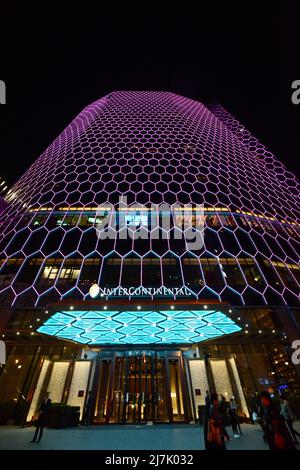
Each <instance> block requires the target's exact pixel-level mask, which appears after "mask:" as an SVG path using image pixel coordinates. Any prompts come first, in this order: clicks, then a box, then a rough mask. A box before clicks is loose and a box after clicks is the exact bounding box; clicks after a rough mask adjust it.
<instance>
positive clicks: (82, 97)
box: [0, 2, 300, 184]
mask: <svg viewBox="0 0 300 470" xmlns="http://www.w3.org/2000/svg"><path fill="white" fill-rule="evenodd" d="M195 3H196V2H195ZM202 3H203V2H201V3H200V5H202ZM218 3H221V2H217V3H215V2H214V3H213V5H212V8H211V11H210V12H209V11H204V10H202V8H203V7H201V8H200V9H199V7H198V8H197V10H195V11H193V9H192V8H191V7H190V8H186V11H185V10H184V7H183V4H181V5H180V8H178V9H176V8H174V7H172V9H171V10H169V12H167V14H166V12H161V11H160V10H158V9H157V10H156V9H155V8H154V7H153V9H151V8H150V4H149V5H148V11H147V4H146V5H145V4H144V5H143V7H144V8H143V10H142V9H141V10H138V9H136V8H129V7H128V6H126V8H124V9H123V10H122V11H121V10H120V9H118V8H117V7H116V5H115V6H114V7H113V8H111V11H101V12H99V11H97V10H93V9H91V8H89V7H88V3H87V7H86V8H85V7H82V5H81V6H80V7H75V6H74V4H73V7H72V15H69V14H66V12H64V13H62V12H61V11H59V10H57V9H54V7H53V8H52V10H51V9H49V10H47V9H46V8H43V10H42V11H35V16H31V13H30V12H29V11H28V9H26V11H24V12H23V11H20V10H19V9H18V8H17V7H16V6H13V8H12V9H11V11H10V12H8V14H7V17H6V19H4V18H3V19H2V20H1V21H2V22H3V23H2V24H4V25H6V27H4V28H2V29H1V33H0V34H1V46H2V52H1V54H2V58H1V61H0V79H2V80H5V82H6V85H7V104H6V105H5V106H0V139H1V140H0V155H1V170H0V176H2V177H5V178H7V180H8V181H9V183H10V184H12V183H14V182H15V181H16V180H17V179H18V177H20V175H21V174H22V173H23V172H24V171H25V170H26V169H27V168H28V166H29V165H30V164H31V163H32V162H33V161H34V160H35V159H36V158H37V157H38V156H39V155H40V154H41V153H42V152H43V151H44V150H45V149H46V147H47V146H48V145H49V144H50V143H51V142H52V141H53V140H54V139H55V138H56V137H57V135H58V134H59V133H60V132H61V131H62V130H63V129H64V128H65V127H66V126H67V125H68V124H69V122H70V121H71V120H72V119H73V118H74V117H75V116H76V115H77V114H78V113H79V112H80V111H81V110H82V108H84V107H85V106H86V105H87V104H89V103H91V102H92V101H94V100H96V99H98V98H100V97H101V96H103V95H105V94H106V93H109V92H110V91H113V90H125V89H126V90H134V89H136V90H143V89H144V90H147V89H148V90H169V91H173V92H175V93H179V94H183V95H185V96H188V97H191V98H194V99H198V100H200V101H201V100H205V99H207V98H214V99H216V100H218V101H219V102H221V103H222V104H223V105H224V106H225V107H226V108H227V109H228V110H229V111H230V112H232V114H234V115H235V116H236V117H237V119H239V120H240V121H241V122H242V123H243V124H244V125H245V126H246V127H247V128H248V129H249V130H250V131H251V132H252V133H253V134H254V135H255V136H256V137H257V138H258V139H259V140H260V141H261V142H262V143H264V144H265V145H266V146H267V147H268V148H269V149H270V150H271V151H273V152H274V153H275V154H276V155H278V157H279V158H280V159H281V160H282V161H283V162H284V163H285V164H286V165H287V167H288V168H289V169H290V170H291V171H294V172H296V173H298V168H297V163H298V162H297V160H299V155H300V143H299V140H300V139H299V137H298V136H299V124H300V122H299V121H300V105H298V106H295V105H293V104H292V102H291V82H292V81H293V80H296V79H300V73H298V70H299V69H297V67H298V62H299V56H300V53H299V50H298V51H297V49H298V44H299V43H300V37H299V30H300V28H299V24H298V19H297V15H296V13H295V11H293V5H296V2H295V3H294V2H290V3H289V4H288V6H287V7H285V10H276V7H275V6H274V5H273V7H272V8H270V9H269V10H268V11H267V12H266V11H261V10H259V9H258V8H254V7H253V8H252V7H251V8H250V7H249V6H247V2H241V3H240V6H238V4H237V3H236V2H233V4H232V6H231V7H230V8H229V7H228V6H227V5H226V6H225V7H223V8H222V9H220V6H218ZM227 3H228V2H227ZM249 5H253V3H250V2H249ZM145 7H146V8H145ZM299 72H300V71H299ZM298 174H299V173H298Z"/></svg>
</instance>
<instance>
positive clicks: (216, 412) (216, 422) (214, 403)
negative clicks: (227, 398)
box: [205, 393, 226, 450]
mask: <svg viewBox="0 0 300 470" xmlns="http://www.w3.org/2000/svg"><path fill="white" fill-rule="evenodd" d="M224 431H225V426H224V422H223V419H222V416H221V414H220V404H219V400H218V395H217V394H216V393H212V394H211V405H210V410H209V419H208V433H207V439H206V442H205V444H206V449H207V450H226V446H225V438H226V437H225V432H224Z"/></svg>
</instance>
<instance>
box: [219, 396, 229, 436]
mask: <svg viewBox="0 0 300 470" xmlns="http://www.w3.org/2000/svg"><path fill="white" fill-rule="evenodd" d="M227 408H228V404H227V402H226V398H225V397H224V395H221V400H220V415H221V417H222V420H223V424H224V434H225V437H226V439H227V441H229V440H230V438H229V434H228V432H227V429H226V426H227V425H228V424H229V423H228V414H227Z"/></svg>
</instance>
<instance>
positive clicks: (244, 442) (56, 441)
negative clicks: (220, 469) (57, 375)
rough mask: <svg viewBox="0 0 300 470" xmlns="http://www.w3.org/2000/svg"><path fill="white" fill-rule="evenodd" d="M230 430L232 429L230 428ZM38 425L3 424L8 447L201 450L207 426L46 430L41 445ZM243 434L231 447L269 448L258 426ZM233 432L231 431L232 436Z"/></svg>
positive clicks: (2, 439)
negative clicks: (35, 441)
mask: <svg viewBox="0 0 300 470" xmlns="http://www.w3.org/2000/svg"><path fill="white" fill-rule="evenodd" d="M227 429H228V431H229V432H230V428H227ZM34 430H35V428H33V427H31V428H24V429H20V428H19V427H16V426H14V427H9V426H0V449H2V450H4V449H7V450H28V449H30V450H32V449H40V450H69V449H70V450H73V449H77V450H97V449H99V450H100V449H104V450H125V449H130V450H141V449H145V450H201V449H204V443H203V429H202V427H200V426H198V425H195V424H189V425H188V424H187V425H156V426H97V427H96V426H94V427H90V428H69V429H46V430H45V432H44V436H43V439H42V441H41V442H40V443H39V444H30V442H29V441H30V440H31V439H32V437H33V433H34ZM242 432H243V435H242V436H241V437H240V438H239V439H233V438H231V440H230V441H229V442H228V443H227V448H228V449H229V450H263V449H267V446H266V445H265V444H264V442H263V439H262V432H261V430H260V427H259V426H257V425H253V426H251V425H242ZM231 436H232V434H231V433H230V437H231Z"/></svg>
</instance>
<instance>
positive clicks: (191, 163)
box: [0, 92, 300, 306]
mask: <svg viewBox="0 0 300 470" xmlns="http://www.w3.org/2000/svg"><path fill="white" fill-rule="evenodd" d="M124 196H126V198H127V203H128V204H129V205H131V204H133V203H138V204H139V205H140V210H137V209H135V211H132V212H128V214H129V215H128V217H129V219H130V224H131V225H134V226H135V232H136V234H137V233H138V234H139V235H141V233H142V232H143V233H144V235H147V236H145V237H144V238H143V237H141V236H138V237H134V236H133V237H131V238H127V239H124V237H122V233H123V232H124V227H121V226H120V224H119V225H118V224H117V226H116V236H115V238H114V239H108V238H107V239H101V237H99V226H100V231H101V230H102V228H101V224H102V223H103V224H104V218H105V217H110V216H112V214H114V213H115V214H116V217H117V220H118V221H119V220H120V216H119V214H120V211H119V208H118V207H117V206H116V205H117V203H118V201H119V198H120V197H124ZM6 202H7V203H9V206H8V207H7V208H6V209H5V210H4V211H3V213H2V215H1V219H0V223H1V239H0V262H1V271H0V296H1V302H2V303H4V304H6V305H14V306H42V305H45V304H47V303H48V302H53V301H54V302H55V301H58V300H61V299H67V298H70V299H75V300H76V299H78V300H85V299H89V293H88V292H89V287H90V286H91V285H92V284H93V283H98V284H99V285H100V286H102V287H106V288H113V287H118V286H125V287H128V286H137V287H138V286H146V287H150V286H153V287H157V288H158V287H160V286H165V287H167V288H173V287H180V286H186V287H187V288H188V289H189V290H190V291H191V292H192V295H193V296H194V297H195V298H199V299H212V300H214V301H216V300H217V301H218V300H221V301H227V302H229V303H230V304H232V305H236V306H238V305H297V304H298V302H299V283H300V269H299V183H298V182H297V180H296V178H295V177H294V175H292V174H291V173H290V172H288V171H287V170H286V169H285V167H284V166H283V165H282V164H281V163H280V162H279V161H278V160H277V159H276V158H275V157H274V156H273V155H272V154H271V153H270V152H268V151H267V150H266V149H265V147H264V146H263V145H261V144H260V143H259V142H258V141H257V139H256V138H254V137H253V136H251V134H250V133H249V132H248V131H247V130H246V129H244V127H243V126H242V125H241V124H240V123H238V121H236V120H235V119H234V118H233V117H232V116H231V115H230V114H229V113H228V112H227V111H226V110H224V109H223V108H222V107H221V106H220V105H217V104H210V105H208V106H204V105H203V104H202V103H199V102H196V101H193V100H191V99H187V98H185V97H182V96H178V95H174V94H172V93H167V92H113V93H111V94H109V95H107V96H105V97H104V98H102V99H100V100H98V101H96V102H95V103H92V104H91V105H90V106H87V107H86V108H85V109H84V110H83V111H82V112H81V113H80V114H79V115H78V116H77V117H76V118H75V119H74V121H73V122H72V123H71V124H70V125H69V126H68V127H67V128H66V129H65V130H64V131H63V132H62V134H61V135H60V136H59V137H58V138H57V139H56V140H55V141H54V142H53V144H52V145H50V147H49V148H48V149H47V150H46V151H45V152H44V153H43V154H42V155H41V156H40V157H39V158H38V159H37V160H36V162H35V163H34V164H33V165H32V166H31V167H30V168H29V169H28V171H27V172H26V173H25V174H24V176H23V177H22V178H21V179H20V180H19V181H18V182H17V183H16V184H15V185H14V186H13V187H12V188H11V190H10V191H9V192H8V194H7V196H6ZM162 203H166V204H169V206H170V211H169V214H167V215H168V216H169V217H170V227H169V228H168V230H164V229H163V228H162V227H161V225H160V223H161V218H163V217H164V214H163V213H160V212H159V209H157V213H156V210H155V209H154V210H153V207H152V209H150V204H152V205H154V207H157V208H158V205H159V204H162ZM176 204H180V205H181V206H182V207H186V206H187V205H189V204H203V205H204V219H205V227H204V232H202V236H203V235H204V237H203V240H204V245H203V247H202V248H201V249H199V250H193V249H190V248H189V247H188V246H187V243H186V242H185V240H179V239H177V238H176V236H175V234H176V233H177V232H178V231H180V230H181V223H182V216H181V215H180V213H177V212H176V210H175V209H174V207H175V205H176ZM151 210H152V212H151ZM150 212H151V214H152V215H153V214H154V216H155V214H156V215H157V220H158V225H157V227H156V228H155V229H152V227H150V224H149V220H150ZM191 224H192V225H193V226H194V228H195V229H196V228H197V227H196V225H197V221H195V219H193V215H191ZM104 229H105V227H103V230H104ZM125 229H126V227H125ZM155 231H156V235H158V236H157V237H154V236H153V234H154V232H155Z"/></svg>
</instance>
